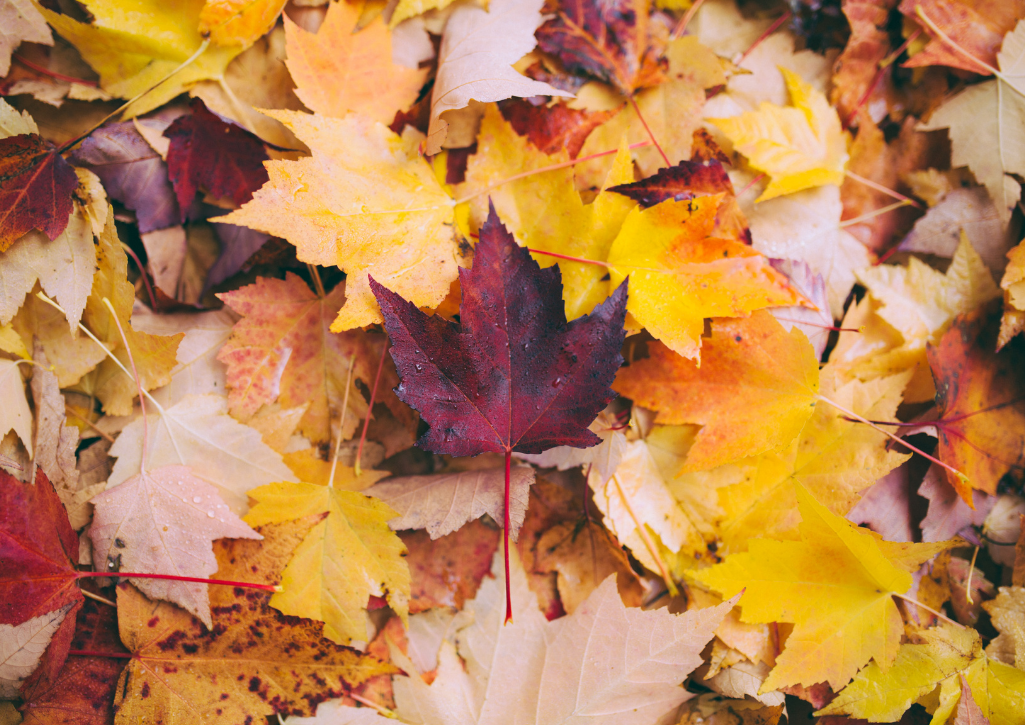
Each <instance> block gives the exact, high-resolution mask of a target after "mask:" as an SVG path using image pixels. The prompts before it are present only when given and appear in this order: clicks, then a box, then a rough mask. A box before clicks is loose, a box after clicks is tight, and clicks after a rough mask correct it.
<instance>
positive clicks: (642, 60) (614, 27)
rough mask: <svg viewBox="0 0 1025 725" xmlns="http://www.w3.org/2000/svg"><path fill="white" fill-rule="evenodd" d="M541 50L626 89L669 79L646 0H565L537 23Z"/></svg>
mask: <svg viewBox="0 0 1025 725" xmlns="http://www.w3.org/2000/svg"><path fill="white" fill-rule="evenodd" d="M536 36H537V43H538V46H539V47H540V48H541V50H543V51H545V52H546V53H551V54H552V55H554V56H556V57H557V58H558V59H559V60H560V61H562V63H563V65H565V66H566V68H567V69H568V70H570V71H572V72H574V73H584V74H586V75H589V76H592V77H594V78H597V79H599V80H603V81H606V82H607V83H611V84H612V85H614V86H616V88H618V89H619V90H620V91H621V92H622V93H623V94H624V95H627V96H629V95H632V94H633V92H634V91H636V90H638V89H639V88H646V87H648V86H654V85H658V84H659V83H661V82H662V81H664V80H665V76H664V74H663V71H662V67H661V65H660V63H659V57H660V55H661V48H658V47H654V45H653V43H652V39H651V38H650V37H649V35H648V2H647V0H562V2H561V3H560V7H559V12H558V15H557V16H556V17H554V18H552V19H551V20H549V21H548V22H546V23H545V24H544V25H542V26H541V27H540V28H538V29H537V33H536Z"/></svg>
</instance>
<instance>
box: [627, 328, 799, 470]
mask: <svg viewBox="0 0 1025 725" xmlns="http://www.w3.org/2000/svg"><path fill="white" fill-rule="evenodd" d="M648 355H649V356H648V358H646V359H644V360H638V361H636V362H634V363H633V364H631V365H630V366H629V367H626V368H623V369H622V370H621V371H620V372H619V374H618V375H617V376H616V382H615V383H614V389H615V390H616V392H618V393H619V394H621V395H624V396H626V397H627V398H630V399H631V400H633V401H634V403H635V404H639V405H643V406H644V407H646V408H649V409H651V410H655V411H657V412H658V417H657V420H658V422H659V423H664V424H668V425H679V424H681V423H695V424H699V425H701V426H702V428H701V430H700V431H699V432H698V435H697V438H695V440H694V445H693V446H692V447H691V449H690V451H688V453H687V459H686V464H685V466H684V470H687V471H698V470H704V469H709V468H714V467H716V466H721V465H723V464H724V463H729V462H731V461H735V460H738V459H740V458H744V457H746V456H752V455H756V454H759V453H763V452H765V451H767V450H781V449H782V448H783V447H785V446H786V445H787V444H788V443H790V441H792V440H793V439H794V438H796V437H797V435H798V434H799V433H800V432H801V429H802V428H803V427H804V424H805V422H806V421H807V420H808V418H810V417H811V414H812V413H813V412H814V407H815V399H816V395H817V394H818V387H819V386H818V377H819V368H818V360H817V359H816V357H815V353H814V351H813V350H812V348H811V345H810V344H809V343H808V338H806V337H805V336H804V333H803V332H800V331H798V332H793V331H791V332H790V333H789V334H788V333H787V332H786V331H785V330H784V329H783V327H782V326H781V325H780V324H779V323H778V322H776V321H775V320H774V319H773V318H772V316H771V315H769V314H768V313H767V312H763V311H758V312H755V313H753V314H752V315H751V317H748V318H739V319H735V320H729V319H726V320H716V321H715V322H714V323H713V324H712V336H711V337H710V338H707V339H705V340H703V341H702V355H701V365H700V367H699V366H698V365H697V364H695V363H694V362H693V361H691V360H688V359H687V358H684V357H681V356H679V355H676V354H675V353H673V352H672V351H670V350H669V349H668V348H666V347H665V346H664V345H662V344H660V343H657V342H656V343H652V344H649V345H648Z"/></svg>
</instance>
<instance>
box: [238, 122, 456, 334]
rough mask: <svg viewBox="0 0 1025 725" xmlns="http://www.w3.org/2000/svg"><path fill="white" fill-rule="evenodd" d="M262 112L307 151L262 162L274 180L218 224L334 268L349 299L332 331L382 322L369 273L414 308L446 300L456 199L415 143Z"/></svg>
mask: <svg viewBox="0 0 1025 725" xmlns="http://www.w3.org/2000/svg"><path fill="white" fill-rule="evenodd" d="M267 115H269V116H271V117H272V118H276V119H277V120H279V121H281V122H282V123H283V124H284V125H285V126H286V127H288V128H289V129H290V130H291V131H292V132H294V133H295V135H296V136H297V137H299V139H300V140H301V141H303V142H304V143H305V144H306V145H307V146H309V147H310V150H311V151H312V152H313V155H312V156H310V157H307V158H303V159H299V160H298V161H268V162H266V166H267V172H268V174H269V175H270V180H269V181H268V182H267V183H266V184H264V185H263V188H261V189H260V190H259V191H257V192H256V194H254V195H253V199H252V201H249V202H248V203H246V204H245V205H243V207H242V208H241V209H239V210H237V211H234V212H232V213H231V214H228V215H227V216H223V217H219V218H218V221H219V222H223V223H230V224H238V225H239V226H246V227H250V228H252V229H257V230H259V231H262V232H266V233H268V234H273V235H275V236H279V237H284V238H285V239H287V240H288V241H289V242H291V243H292V244H294V245H295V246H296V255H297V256H298V257H299V259H300V260H301V261H303V262H309V263H311V264H321V265H330V264H336V265H338V267H340V268H341V269H342V270H343V271H344V272H345V273H346V290H345V294H346V300H345V305H344V306H343V307H342V309H341V310H340V311H339V313H338V317H337V319H335V321H334V323H333V324H332V325H331V330H332V331H333V332H341V331H343V330H351V329H352V328H354V327H363V326H365V325H369V324H372V323H375V322H382V321H383V318H382V317H381V311H380V309H379V308H378V306H377V300H376V299H374V295H373V293H372V292H371V291H370V284H369V281H368V277H369V275H371V274H373V276H374V279H376V280H377V281H378V282H380V283H381V284H382V285H384V286H385V287H387V288H388V289H390V290H393V291H394V292H395V293H397V294H399V295H401V296H402V297H404V298H405V299H407V300H410V301H411V302H412V303H413V304H415V305H417V306H420V307H434V306H436V305H437V304H438V303H440V302H441V301H442V300H443V299H445V296H446V295H447V294H448V291H449V287H450V285H451V283H452V281H453V280H454V279H455V278H456V274H457V272H456V268H457V267H456V255H457V245H456V241H455V237H454V232H453V227H452V225H453V211H452V210H453V205H452V199H451V198H449V196H448V195H447V194H446V193H445V192H444V191H443V190H442V188H441V186H440V185H439V184H438V181H437V179H435V177H434V174H433V172H432V171H431V167H430V166H429V165H428V164H427V162H426V161H425V160H424V159H423V158H422V157H420V156H419V155H418V154H417V152H416V142H417V139H416V138H415V137H412V136H403V137H399V136H397V135H396V134H394V133H392V132H391V131H390V130H388V128H387V127H385V126H384V125H382V124H380V123H378V122H376V121H373V120H371V119H369V118H367V117H365V116H361V115H358V114H350V115H348V116H346V117H345V118H330V117H327V116H320V115H311V114H308V113H299V112H295V111H267ZM414 133H415V132H414Z"/></svg>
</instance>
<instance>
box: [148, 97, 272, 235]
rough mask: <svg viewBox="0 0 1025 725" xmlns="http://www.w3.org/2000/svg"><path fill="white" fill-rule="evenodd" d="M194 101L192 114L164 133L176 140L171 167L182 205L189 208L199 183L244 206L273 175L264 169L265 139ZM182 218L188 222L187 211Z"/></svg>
mask: <svg viewBox="0 0 1025 725" xmlns="http://www.w3.org/2000/svg"><path fill="white" fill-rule="evenodd" d="M189 105H190V107H191V108H192V114H191V115H186V116H179V117H178V118H177V119H175V121H174V122H173V123H172V124H171V125H170V126H168V127H167V130H165V131H164V136H165V137H167V138H169V139H171V145H170V148H169V149H168V152H167V166H168V171H169V174H170V178H171V183H172V184H173V185H174V192H175V194H176V195H177V197H178V206H179V207H181V208H182V209H183V210H187V209H188V208H189V206H191V204H192V199H193V197H194V196H195V195H196V191H197V190H198V189H199V188H200V187H202V188H203V189H206V190H207V191H208V192H209V193H210V195H211V196H213V197H215V198H218V199H231V201H233V202H234V203H235V204H237V205H239V206H241V205H242V204H245V203H246V202H247V201H249V200H250V199H252V198H253V192H255V191H256V190H257V189H259V188H260V187H261V186H263V185H264V184H265V183H266V182H267V179H268V178H269V177H268V176H267V170H266V169H265V168H264V167H263V162H264V161H266V160H267V158H268V157H267V152H266V150H265V149H264V147H263V143H262V142H261V141H260V139H258V138H257V137H256V136H254V135H253V134H251V133H249V132H248V131H246V130H244V129H242V128H240V127H238V126H236V125H234V124H230V123H226V122H224V121H222V120H221V119H220V117H219V116H217V115H216V114H214V113H211V112H210V111H208V110H207V108H206V106H205V105H204V104H203V101H202V100H201V99H199V98H193V99H192V103H190V104H189ZM181 220H182V221H185V212H184V211H183V212H182V219H181Z"/></svg>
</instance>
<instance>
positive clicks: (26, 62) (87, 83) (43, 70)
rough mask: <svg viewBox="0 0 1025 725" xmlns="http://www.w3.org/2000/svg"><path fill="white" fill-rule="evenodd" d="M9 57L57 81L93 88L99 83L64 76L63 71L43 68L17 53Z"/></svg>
mask: <svg viewBox="0 0 1025 725" xmlns="http://www.w3.org/2000/svg"><path fill="white" fill-rule="evenodd" d="M11 57H12V58H14V59H15V60H16V61H18V62H19V63H21V64H22V65H23V66H25V67H26V68H31V69H32V70H34V71H36V72H37V73H42V74H43V75H44V76H49V77H50V78H54V79H56V80H58V81H66V82H68V83H78V84H79V85H82V86H92V87H93V88H97V87H98V86H99V85H100V84H99V83H97V82H96V81H87V80H85V79H83V78H75V77H74V76H66V75H64V74H63V73H58V72H56V71H52V70H50V69H49V68H44V67H43V66H41V65H38V64H36V63H33V62H32V61H30V60H29V59H28V58H24V57H22V56H20V55H18V54H17V53H12V54H11Z"/></svg>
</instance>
